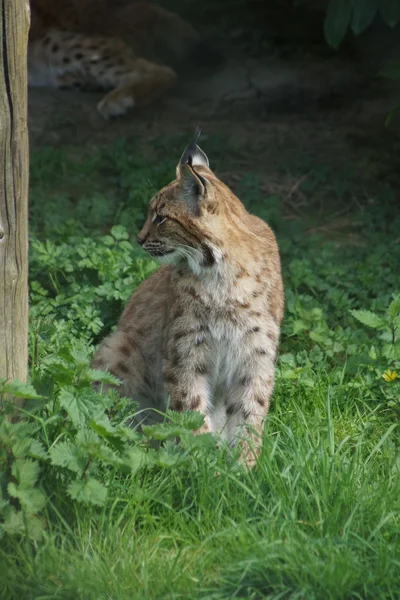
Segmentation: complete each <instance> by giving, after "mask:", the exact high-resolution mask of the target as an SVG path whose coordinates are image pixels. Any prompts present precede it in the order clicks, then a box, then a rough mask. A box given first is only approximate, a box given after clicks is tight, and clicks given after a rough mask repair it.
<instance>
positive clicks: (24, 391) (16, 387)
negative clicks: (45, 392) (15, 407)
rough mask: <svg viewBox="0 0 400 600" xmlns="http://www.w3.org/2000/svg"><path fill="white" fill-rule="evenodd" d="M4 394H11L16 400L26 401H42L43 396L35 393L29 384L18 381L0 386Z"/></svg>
mask: <svg viewBox="0 0 400 600" xmlns="http://www.w3.org/2000/svg"><path fill="white" fill-rule="evenodd" d="M2 388H3V389H2V392H3V393H4V394H11V395H12V396H15V397H16V398H25V399H26V400H44V398H43V396H39V394H37V393H36V390H35V388H34V387H33V386H32V385H31V384H30V383H22V382H21V381H18V379H14V380H13V381H7V383H4V384H3V386H2Z"/></svg>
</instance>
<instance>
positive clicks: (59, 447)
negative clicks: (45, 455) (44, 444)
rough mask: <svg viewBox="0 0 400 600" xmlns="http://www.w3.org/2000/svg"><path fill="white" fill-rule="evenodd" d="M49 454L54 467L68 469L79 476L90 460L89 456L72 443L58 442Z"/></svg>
mask: <svg viewBox="0 0 400 600" xmlns="http://www.w3.org/2000/svg"><path fill="white" fill-rule="evenodd" d="M49 454H50V459H51V463H52V464H53V465H56V466H58V467H66V468H67V469H69V470H70V471H74V473H79V474H81V473H82V472H83V470H84V468H85V466H86V464H87V461H88V460H89V454H88V453H87V452H86V451H85V450H83V449H82V448H80V447H78V446H77V445H75V444H72V443H71V442H58V444H56V445H55V446H53V447H52V448H51V449H50V452H49Z"/></svg>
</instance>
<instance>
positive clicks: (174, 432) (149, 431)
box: [142, 423, 186, 440]
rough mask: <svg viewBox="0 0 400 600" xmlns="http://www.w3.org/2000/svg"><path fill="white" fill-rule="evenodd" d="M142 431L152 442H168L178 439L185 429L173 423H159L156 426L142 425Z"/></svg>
mask: <svg viewBox="0 0 400 600" xmlns="http://www.w3.org/2000/svg"><path fill="white" fill-rule="evenodd" d="M142 431H143V433H144V435H145V436H146V437H148V438H151V439H153V440H170V439H172V438H175V437H179V436H180V435H181V434H182V433H184V432H185V431H186V429H185V428H184V427H181V426H180V425H174V424H173V423H160V424H157V425H143V427H142Z"/></svg>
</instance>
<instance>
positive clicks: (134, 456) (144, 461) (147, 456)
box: [125, 447, 155, 473]
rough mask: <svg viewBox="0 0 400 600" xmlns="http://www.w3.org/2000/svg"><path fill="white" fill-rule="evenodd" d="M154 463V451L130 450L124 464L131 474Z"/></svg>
mask: <svg viewBox="0 0 400 600" xmlns="http://www.w3.org/2000/svg"><path fill="white" fill-rule="evenodd" d="M154 461H155V452H154V450H145V449H144V448H140V447H136V448H131V449H130V450H129V451H128V453H127V458H126V459H125V463H126V465H127V466H129V468H130V469H131V471H132V473H138V472H139V471H141V470H142V469H144V468H145V467H149V466H153V465H154Z"/></svg>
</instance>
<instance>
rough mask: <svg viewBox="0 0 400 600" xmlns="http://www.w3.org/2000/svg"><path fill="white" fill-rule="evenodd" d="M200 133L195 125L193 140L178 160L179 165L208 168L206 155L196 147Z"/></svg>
mask: <svg viewBox="0 0 400 600" xmlns="http://www.w3.org/2000/svg"><path fill="white" fill-rule="evenodd" d="M200 135H201V129H200V127H196V129H195V132H194V138H193V141H192V142H191V143H190V144H189V146H188V147H187V148H186V150H185V151H184V153H183V154H182V156H181V159H180V161H179V166H182V165H190V166H191V167H207V169H209V168H210V163H209V161H208V158H207V155H206V154H205V153H204V152H203V150H201V148H199V147H198V145H197V141H198V139H199V137H200Z"/></svg>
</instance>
